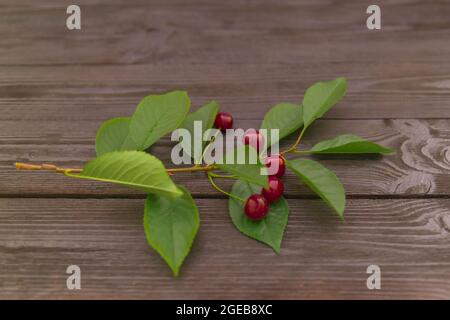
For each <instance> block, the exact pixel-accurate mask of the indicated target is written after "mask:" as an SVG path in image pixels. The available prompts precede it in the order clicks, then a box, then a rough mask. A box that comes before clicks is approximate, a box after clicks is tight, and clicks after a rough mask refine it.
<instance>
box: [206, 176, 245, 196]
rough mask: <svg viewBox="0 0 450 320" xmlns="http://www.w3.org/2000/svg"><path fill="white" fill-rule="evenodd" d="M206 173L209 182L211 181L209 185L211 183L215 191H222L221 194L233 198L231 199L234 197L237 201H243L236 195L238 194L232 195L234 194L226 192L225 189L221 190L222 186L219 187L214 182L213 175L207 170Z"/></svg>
mask: <svg viewBox="0 0 450 320" xmlns="http://www.w3.org/2000/svg"><path fill="white" fill-rule="evenodd" d="M206 175H207V176H208V179H209V182H211V185H212V186H213V187H214V188H215V189H216V190H217V191H219V192H221V193H223V194H225V195H227V196H229V197H230V198H233V199H235V200H238V201H241V202H243V203H245V200H244V199H242V198H240V197H238V196H236V195H234V194H232V193H229V192H226V191H225V190H223V189H222V188H220V187H219V186H218V185H217V184H216V183H215V182H214V179H213V176H212V175H211V172H207V173H206Z"/></svg>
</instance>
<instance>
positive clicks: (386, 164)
mask: <svg viewBox="0 0 450 320" xmlns="http://www.w3.org/2000/svg"><path fill="white" fill-rule="evenodd" d="M71 3H72V1H50V0H40V1H35V0H2V1H1V3H0V17H1V18H0V111H1V113H0V150H1V151H0V298H64V299H72V298H74V299H79V298H206V299H208V298H231V299H233V298H238V299H246V298H252V299H263V298H339V299H355V298H356V299H358V298H369V299H372V298H433V299H434V298H438V299H440V298H447V299H448V298H450V117H449V116H450V64H449V57H450V19H449V17H450V3H449V2H448V1H425V0H423V1H414V0H397V1H394V0H391V1H387V0H385V1H378V2H377V3H378V4H379V5H380V6H381V9H382V30H380V31H370V30H368V29H367V28H366V18H367V14H366V8H367V6H368V5H369V4H371V3H372V1H329V0H328V1H327V0H314V1H312V0H307V1H300V0H289V1H275V0H273V1H268V0H263V1H259V0H258V1H257V0H248V1H244V0H240V1H206V0H204V1H182V0H178V1H173V0H158V1H146V0H127V1H125V0H123V1H121V0H108V1H107V0H102V1H100V0H89V1H88V0H83V1H81V0H80V1H77V2H76V3H77V4H79V5H80V6H81V11H82V30H81V31H69V30H67V29H66V26H65V19H66V13H65V11H66V7H67V6H68V5H69V4H71ZM337 76H345V77H347V78H348V80H349V90H348V95H347V96H346V98H345V99H344V101H343V102H341V103H340V104H339V105H338V106H337V107H336V108H335V109H333V110H332V111H330V112H329V113H328V114H327V115H326V117H325V119H323V120H320V121H318V122H317V123H316V124H314V126H313V127H312V128H311V130H310V131H309V132H308V133H307V134H306V136H305V139H304V141H305V142H304V144H305V145H304V146H305V147H307V146H310V145H311V144H312V143H315V142H317V141H319V140H321V139H325V138H331V137H333V136H335V135H337V134H342V133H354V134H358V135H361V136H363V137H365V138H369V139H373V140H374V141H377V142H379V143H382V144H384V145H386V146H389V147H392V148H396V149H397V150H398V152H397V153H396V154H395V155H393V156H388V157H369V156H360V157H350V156H345V157H326V158H325V157H324V158H322V159H320V160H323V163H324V164H325V165H327V166H328V167H330V168H331V169H333V170H335V171H336V172H337V174H338V176H339V177H340V178H341V179H342V181H343V184H344V185H345V188H346V190H347V195H348V205H347V209H346V221H347V223H345V224H342V223H340V222H339V221H338V220H337V219H336V218H335V216H334V215H333V214H332V213H331V211H330V210H329V209H328V208H327V207H326V206H325V205H324V204H322V202H321V201H319V200H318V199H317V198H316V197H315V196H314V195H313V194H312V193H311V192H310V191H308V190H307V189H306V188H305V187H304V186H303V185H302V184H301V183H300V182H298V181H297V180H296V179H295V178H294V177H293V176H292V175H288V176H287V177H286V179H285V181H286V188H287V197H288V198H289V204H290V207H291V215H290V220H289V224H288V226H287V230H286V234H285V239H284V241H283V245H282V251H281V254H280V255H276V254H275V253H274V252H273V251H272V250H271V249H270V248H268V247H266V246H263V245H261V244H259V243H258V242H256V241H254V240H251V239H248V238H247V237H245V236H243V235H241V234H240V233H239V232H238V231H237V230H236V229H235V228H234V226H233V225H232V223H231V221H230V218H229V216H228V212H227V200H226V199H225V198H223V197H222V196H221V195H219V194H217V193H216V192H215V190H214V189H212V188H211V187H210V186H209V185H208V183H207V181H206V180H205V179H204V176H203V175H202V174H193V175H178V176H176V180H177V182H179V183H182V184H184V185H186V186H187V187H188V188H189V189H190V190H191V191H192V192H193V194H194V195H195V198H196V202H197V204H198V206H199V208H200V211H201V227H200V231H199V234H198V236H197V238H196V241H195V243H194V246H193V248H192V252H191V254H190V256H189V257H188V258H187V260H186V262H185V264H184V266H183V268H182V274H181V277H180V278H177V279H175V278H173V277H172V276H171V272H170V270H169V268H168V267H167V266H166V265H165V263H164V262H163V260H162V259H161V258H160V257H159V256H158V254H157V253H156V252H154V251H153V250H152V249H150V248H149V246H148V245H147V243H146V240H145V237H144V231H143V227H142V213H143V205H144V201H143V199H144V197H145V195H144V194H141V193H138V192H134V191H132V190H129V189H125V188H119V187H116V186H112V185H107V184H101V183H93V182H90V181H80V180H71V179H69V178H65V177H63V176H61V175H57V174H53V173H45V172H22V171H15V169H14V167H13V163H14V162H15V161H24V162H36V163H42V162H51V163H56V164H58V165H61V166H82V165H83V164H84V163H85V162H86V161H88V160H89V159H91V158H92V157H94V155H95V152H94V137H95V133H96V130H97V128H98V126H99V125H100V124H101V123H102V122H103V121H104V120H106V119H109V118H111V117H116V116H127V115H131V114H132V112H133V110H134V108H135V106H136V105H137V103H138V102H139V100H140V99H141V98H142V97H143V96H145V95H146V94H148V93H162V92H166V91H170V90H175V89H185V90H188V92H189V94H190V96H191V98H192V101H193V105H194V106H195V107H197V106H200V105H201V104H202V103H204V102H206V101H208V100H210V99H215V100H217V101H218V102H219V103H220V104H221V108H222V110H224V111H228V112H232V113H233V114H234V117H235V118H236V119H237V120H236V125H237V126H240V127H243V128H248V127H257V126H258V125H259V123H260V121H261V119H262V117H263V115H264V113H265V111H266V110H268V108H270V107H271V106H272V105H273V104H274V103H277V102H282V101H288V102H299V101H301V99H302V94H303V92H304V91H305V89H306V88H307V87H308V86H309V85H311V84H312V83H314V82H316V81H318V80H324V79H332V78H335V77H337ZM287 143H289V142H287ZM170 148H171V145H170V143H169V141H168V140H167V139H165V140H163V141H161V142H160V143H158V145H157V146H155V147H154V148H153V149H152V153H154V154H155V155H157V156H158V157H161V158H162V159H164V160H165V163H166V165H168V166H170V161H169V155H170ZM224 187H229V184H227V183H225V184H224ZM70 264H76V265H79V266H80V267H81V270H82V290H79V291H69V290H67V289H66V277H67V274H66V273H65V271H66V268H67V266H68V265H70ZM370 264H377V265H379V266H380V268H381V272H382V289H381V290H368V289H367V288H366V278H367V276H368V275H367V274H366V268H367V266H368V265H370Z"/></svg>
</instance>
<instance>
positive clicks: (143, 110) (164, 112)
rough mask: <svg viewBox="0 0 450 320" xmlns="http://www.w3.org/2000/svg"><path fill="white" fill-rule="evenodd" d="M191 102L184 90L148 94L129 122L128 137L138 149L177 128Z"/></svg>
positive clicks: (142, 148)
mask: <svg viewBox="0 0 450 320" xmlns="http://www.w3.org/2000/svg"><path fill="white" fill-rule="evenodd" d="M190 105H191V102H190V100H189V97H188V95H187V93H186V92H185V91H172V92H169V93H166V94H163V95H150V96H147V97H145V98H144V99H142V100H141V102H140V103H139V105H138V106H137V108H136V111H135V112H134V114H133V117H132V118H131V122H130V137H131V139H133V141H134V142H136V145H137V146H138V147H139V149H140V150H145V149H147V148H148V147H150V146H151V145H152V144H153V143H155V142H156V141H157V140H158V139H159V138H161V137H162V136H164V135H166V134H168V133H169V132H171V131H173V130H175V129H176V128H178V126H179V125H180V124H181V123H182V122H183V120H184V118H185V117H186V114H187V113H188V111H189V107H190Z"/></svg>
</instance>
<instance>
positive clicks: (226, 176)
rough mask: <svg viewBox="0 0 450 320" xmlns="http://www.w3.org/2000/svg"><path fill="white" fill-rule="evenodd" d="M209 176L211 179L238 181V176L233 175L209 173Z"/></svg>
mask: <svg viewBox="0 0 450 320" xmlns="http://www.w3.org/2000/svg"><path fill="white" fill-rule="evenodd" d="M208 174H209V175H211V177H213V178H219V179H239V177H238V176H235V175H224V174H217V173H214V172H209V173H208Z"/></svg>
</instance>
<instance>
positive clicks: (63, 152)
mask: <svg viewBox="0 0 450 320" xmlns="http://www.w3.org/2000/svg"><path fill="white" fill-rule="evenodd" d="M449 121H450V120H412V119H409V120H389V121H383V120H360V121H359V120H358V121H357V120H326V121H318V122H317V123H316V124H314V125H313V126H312V127H311V128H310V131H308V132H307V134H306V135H305V137H304V142H303V148H309V147H310V146H311V145H313V144H314V143H316V142H318V141H320V140H322V139H329V138H332V137H334V136H336V135H339V134H343V133H353V134H357V135H360V136H362V137H365V138H368V139H371V140H373V141H376V142H378V143H381V144H383V145H386V146H389V147H392V148H395V149H396V150H397V153H396V154H394V155H389V156H384V157H378V156H321V157H315V159H316V160H319V161H321V162H322V163H323V164H325V165H326V166H327V167H329V168H330V169H332V170H335V171H336V173H337V175H338V176H339V177H340V178H341V180H342V181H343V183H344V186H345V187H346V190H347V194H348V195H349V196H358V197H360V196H380V195H389V196H396V195H397V196H398V195H402V196H404V195H407V196H414V195H418V196H425V195H430V196H443V195H449V190H450V179H449V175H450V153H449V151H448V145H449V142H450V132H449V130H448V127H449V125H450V122H449ZM2 123H3V124H4V125H3V127H2V128H4V129H5V130H1V133H0V142H1V148H2V153H1V154H0V180H1V181H2V183H1V184H0V194H2V195H3V196H12V195H14V196H18V195H23V196H30V195H34V196H39V195H46V196H50V195H79V196H84V197H86V196H94V197H95V196H103V197H104V196H116V197H117V196H125V197H126V196H134V197H143V196H144V195H143V194H141V193H138V192H135V191H133V190H131V189H128V188H122V187H116V186H113V185H109V184H104V183H95V182H92V181H83V180H77V179H70V178H66V177H64V176H61V175H58V174H55V173H52V172H50V173H47V172H32V171H16V170H15V169H14V168H13V163H14V162H16V161H21V162H33V163H56V164H58V165H60V166H66V167H67V166H69V167H73V166H77V167H82V166H83V165H84V163H85V162H87V161H88V160H90V159H91V158H93V157H95V150H94V141H93V137H94V136H95V131H96V128H97V126H98V125H99V123H98V122H97V121H90V122H89V121H86V122H81V123H80V124H78V123H70V122H62V123H61V122H58V121H46V122H44V123H42V126H41V127H36V126H35V124H34V123H33V122H26V121H23V122H20V124H19V123H18V122H16V121H12V122H8V121H6V122H2ZM259 123H260V122H259V120H255V121H248V120H245V121H238V122H237V126H242V127H244V128H247V127H251V126H254V127H256V126H258V124H259ZM293 139H295V137H290V138H289V139H288V140H286V141H285V142H284V143H283V146H282V149H285V148H286V147H287V146H288V145H290V144H291V143H292V142H293ZM171 147H172V144H170V143H169V141H168V139H167V138H165V139H163V141H162V142H161V143H159V144H158V145H156V146H155V147H153V148H152V149H151V150H150V152H151V153H152V154H154V155H156V156H157V157H159V158H160V159H162V160H163V162H164V163H165V164H166V166H167V167H173V165H172V164H171V160H170V154H171ZM174 178H175V180H176V181H177V182H178V183H180V184H183V185H185V186H187V187H188V188H189V189H191V190H192V192H193V193H194V194H195V195H196V196H207V195H209V196H213V195H214V196H217V195H218V194H217V193H216V191H215V190H214V189H213V188H212V187H211V186H210V185H209V182H208V181H207V179H205V177H204V176H203V174H202V173H197V174H179V175H176V176H174ZM285 182H286V192H287V195H288V196H289V197H299V196H311V192H310V191H309V190H308V189H307V188H305V187H304V186H303V185H302V184H301V183H300V182H299V181H298V179H297V178H296V177H295V176H294V175H293V174H287V175H286V177H285ZM221 184H222V182H221ZM223 186H224V187H226V188H229V187H230V182H229V181H223Z"/></svg>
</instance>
